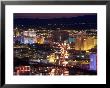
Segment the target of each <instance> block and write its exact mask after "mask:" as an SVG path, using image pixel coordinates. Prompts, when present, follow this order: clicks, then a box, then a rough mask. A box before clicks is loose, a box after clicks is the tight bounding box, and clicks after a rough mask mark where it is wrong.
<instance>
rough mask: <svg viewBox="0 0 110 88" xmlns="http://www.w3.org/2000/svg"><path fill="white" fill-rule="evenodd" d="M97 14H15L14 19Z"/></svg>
mask: <svg viewBox="0 0 110 88" xmlns="http://www.w3.org/2000/svg"><path fill="white" fill-rule="evenodd" d="M95 14H96V13H14V18H33V19H34V18H39V19H49V18H71V17H77V16H84V15H95Z"/></svg>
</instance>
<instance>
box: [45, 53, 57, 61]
mask: <svg viewBox="0 0 110 88" xmlns="http://www.w3.org/2000/svg"><path fill="white" fill-rule="evenodd" d="M47 59H48V60H49V62H50V63H55V61H56V58H55V54H54V53H53V54H51V55H49V56H47Z"/></svg>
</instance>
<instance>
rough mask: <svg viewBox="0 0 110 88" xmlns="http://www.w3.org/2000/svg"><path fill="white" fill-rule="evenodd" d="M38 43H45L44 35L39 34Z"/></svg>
mask: <svg viewBox="0 0 110 88" xmlns="http://www.w3.org/2000/svg"><path fill="white" fill-rule="evenodd" d="M36 43H39V44H43V43H44V37H43V36H37V38H36Z"/></svg>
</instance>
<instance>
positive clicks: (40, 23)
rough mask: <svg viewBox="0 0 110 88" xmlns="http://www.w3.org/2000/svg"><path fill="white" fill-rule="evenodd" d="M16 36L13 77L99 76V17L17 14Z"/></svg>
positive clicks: (91, 14) (92, 14)
mask: <svg viewBox="0 0 110 88" xmlns="http://www.w3.org/2000/svg"><path fill="white" fill-rule="evenodd" d="M36 16H37V18H39V19H36ZM33 18H35V19H33ZM45 18H46V19H45ZM13 33H14V35H13V41H14V42H13V45H14V46H13V48H14V52H13V53H14V66H13V69H14V75H64V76H68V75H97V14H96V13H80V14H79V13H31V14H30V13H15V14H14V27H13Z"/></svg>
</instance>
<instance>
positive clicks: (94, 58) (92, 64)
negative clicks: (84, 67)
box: [90, 54, 97, 70]
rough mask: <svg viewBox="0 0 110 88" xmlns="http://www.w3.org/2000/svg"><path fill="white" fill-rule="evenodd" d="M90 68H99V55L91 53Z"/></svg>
mask: <svg viewBox="0 0 110 88" xmlns="http://www.w3.org/2000/svg"><path fill="white" fill-rule="evenodd" d="M90 70H97V55H96V54H90Z"/></svg>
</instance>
